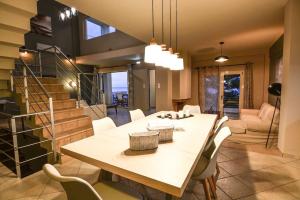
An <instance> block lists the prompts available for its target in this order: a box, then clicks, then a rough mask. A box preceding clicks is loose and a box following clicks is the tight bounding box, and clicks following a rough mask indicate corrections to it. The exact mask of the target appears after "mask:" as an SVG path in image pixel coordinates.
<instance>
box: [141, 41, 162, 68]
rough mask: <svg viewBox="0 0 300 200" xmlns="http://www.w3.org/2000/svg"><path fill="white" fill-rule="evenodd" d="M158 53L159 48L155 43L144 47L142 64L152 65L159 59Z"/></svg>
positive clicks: (159, 51)
mask: <svg viewBox="0 0 300 200" xmlns="http://www.w3.org/2000/svg"><path fill="white" fill-rule="evenodd" d="M160 53H161V46H160V45H157V44H156V43H150V45H148V46H146V47H145V56H144V62H145V63H152V64H154V63H155V62H157V60H158V59H159V56H160Z"/></svg>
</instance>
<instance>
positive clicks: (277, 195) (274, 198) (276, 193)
mask: <svg viewBox="0 0 300 200" xmlns="http://www.w3.org/2000/svg"><path fill="white" fill-rule="evenodd" d="M259 196H261V197H263V198H265V199H266V200H296V199H297V198H295V197H293V196H292V195H291V194H290V193H288V192H286V191H285V190H283V189H281V188H275V189H272V190H267V191H265V192H261V193H259Z"/></svg>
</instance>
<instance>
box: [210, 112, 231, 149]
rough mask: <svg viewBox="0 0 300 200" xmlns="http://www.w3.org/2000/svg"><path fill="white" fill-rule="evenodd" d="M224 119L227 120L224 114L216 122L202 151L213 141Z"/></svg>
mask: <svg viewBox="0 0 300 200" xmlns="http://www.w3.org/2000/svg"><path fill="white" fill-rule="evenodd" d="M226 121H228V117H227V116H224V117H222V118H221V119H220V120H219V121H218V122H217V124H216V126H215V128H214V130H213V133H212V135H211V136H210V137H209V139H208V141H207V144H206V146H205V148H204V151H207V150H208V149H209V147H210V146H211V144H212V142H213V141H214V139H215V137H216V135H217V134H218V133H219V131H220V130H221V128H222V127H223V125H224V123H225V122H226Z"/></svg>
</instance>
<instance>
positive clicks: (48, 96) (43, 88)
mask: <svg viewBox="0 0 300 200" xmlns="http://www.w3.org/2000/svg"><path fill="white" fill-rule="evenodd" d="M20 60H21V61H22V63H23V64H24V66H25V67H26V69H27V70H28V71H29V72H30V74H31V76H32V77H33V78H34V80H35V81H36V82H37V83H38V85H39V86H40V87H41V88H42V90H43V92H44V93H45V94H46V96H47V98H50V95H49V94H48V92H47V90H46V89H45V87H44V86H43V85H42V83H41V82H40V81H39V79H38V78H36V77H35V75H34V73H33V72H32V71H31V69H30V68H29V67H28V65H27V64H26V63H25V62H24V60H23V59H22V58H20Z"/></svg>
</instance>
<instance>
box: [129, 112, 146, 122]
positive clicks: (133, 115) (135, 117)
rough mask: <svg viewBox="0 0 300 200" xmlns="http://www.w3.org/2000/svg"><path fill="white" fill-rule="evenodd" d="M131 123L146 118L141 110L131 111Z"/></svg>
mask: <svg viewBox="0 0 300 200" xmlns="http://www.w3.org/2000/svg"><path fill="white" fill-rule="evenodd" d="M129 113H130V118H131V121H132V122H133V121H136V120H139V119H142V118H144V117H145V115H144V113H143V111H142V110H141V109H136V110H131V111H129Z"/></svg>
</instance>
